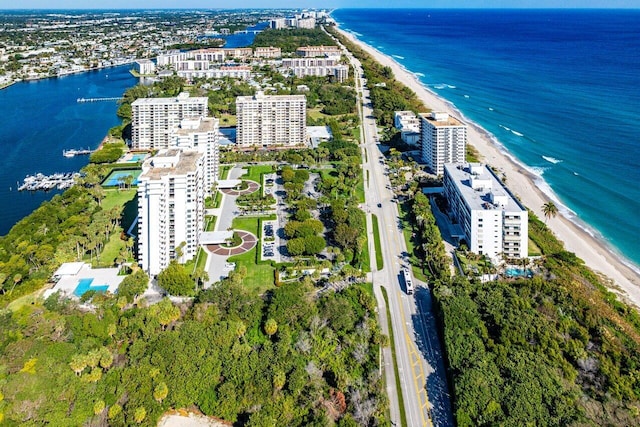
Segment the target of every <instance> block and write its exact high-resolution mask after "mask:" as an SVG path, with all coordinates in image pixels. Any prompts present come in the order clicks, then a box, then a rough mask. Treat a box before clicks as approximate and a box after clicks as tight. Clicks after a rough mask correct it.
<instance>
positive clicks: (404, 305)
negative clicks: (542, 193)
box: [346, 53, 455, 427]
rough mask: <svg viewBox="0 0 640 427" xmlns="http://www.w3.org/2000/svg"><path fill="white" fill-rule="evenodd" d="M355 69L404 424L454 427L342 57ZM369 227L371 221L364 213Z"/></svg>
mask: <svg viewBox="0 0 640 427" xmlns="http://www.w3.org/2000/svg"><path fill="white" fill-rule="evenodd" d="M346 55H347V57H348V58H349V60H350V61H351V64H352V66H353V69H354V70H355V73H356V74H355V82H356V89H357V91H358V94H359V101H360V102H358V112H359V114H360V117H361V123H362V124H361V135H362V142H363V143H362V145H361V148H362V159H363V163H362V166H363V174H364V179H365V200H366V203H365V206H364V209H365V212H367V213H368V214H375V215H376V216H377V217H378V225H379V231H380V240H381V241H380V243H381V247H382V257H383V262H384V268H383V269H382V270H380V271H377V269H376V268H375V267H376V266H375V262H374V263H373V264H374V265H372V271H373V273H372V281H373V284H374V292H375V293H376V298H377V300H378V308H379V313H380V321H381V326H382V329H383V332H385V329H386V313H384V316H383V315H382V314H383V313H381V312H382V311H384V310H385V303H384V300H383V299H382V297H381V292H380V289H381V288H384V289H385V290H386V291H387V295H388V300H389V312H390V315H391V324H392V328H393V334H394V341H395V350H396V359H397V360H396V363H397V370H398V373H399V376H400V385H401V388H402V390H401V393H402V395H403V398H404V409H405V414H406V418H407V425H408V426H411V427H413V426H431V425H437V426H453V425H455V424H454V421H453V415H452V413H451V405H450V402H449V396H448V392H447V387H446V376H445V371H444V363H443V360H442V352H441V349H440V342H439V340H438V337H437V331H436V325H435V319H434V317H433V314H432V312H431V294H430V291H429V288H428V287H427V286H426V284H423V283H419V282H417V281H415V280H414V284H415V285H416V291H415V294H414V295H407V294H406V293H405V289H404V283H402V282H401V280H400V277H401V269H402V268H403V267H405V266H406V267H408V268H410V265H409V261H408V253H407V248H406V244H405V240H404V237H403V233H402V225H401V222H400V221H399V214H398V206H397V204H396V203H395V200H394V194H393V192H392V190H391V184H390V181H389V178H388V176H387V175H386V170H385V168H386V166H385V163H384V157H383V155H382V152H381V151H380V147H379V146H378V134H377V127H376V122H375V119H374V118H373V109H372V106H371V100H370V99H369V90H368V89H367V87H366V81H365V79H364V78H362V77H361V76H362V75H363V74H362V68H361V65H360V62H359V61H358V60H357V59H355V58H354V57H353V56H352V55H351V54H350V53H346ZM368 216H369V218H368V221H367V222H368V223H370V222H371V218H370V215H368ZM368 233H370V236H369V246H370V251H371V254H372V255H371V258H372V259H375V256H374V255H373V254H374V253H375V249H374V244H373V234H372V230H371V226H370V225H368ZM385 350H387V351H384V352H383V358H384V365H385V374H386V383H387V391H388V393H389V402H390V416H391V421H392V423H393V425H397V426H399V425H401V420H400V413H399V401H398V396H397V393H398V391H397V390H395V378H394V376H393V369H392V368H393V361H392V359H391V352H390V351H388V349H385Z"/></svg>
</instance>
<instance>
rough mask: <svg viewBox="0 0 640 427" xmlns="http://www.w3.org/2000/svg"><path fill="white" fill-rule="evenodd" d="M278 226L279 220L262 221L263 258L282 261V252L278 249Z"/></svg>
mask: <svg viewBox="0 0 640 427" xmlns="http://www.w3.org/2000/svg"><path fill="white" fill-rule="evenodd" d="M277 227H278V222H277V221H275V220H274V221H263V222H262V259H263V260H267V259H271V260H274V261H278V262H279V261H280V256H279V255H280V254H279V251H278V250H277V248H278V247H277V243H276V242H277V240H279V239H277V238H276V229H277Z"/></svg>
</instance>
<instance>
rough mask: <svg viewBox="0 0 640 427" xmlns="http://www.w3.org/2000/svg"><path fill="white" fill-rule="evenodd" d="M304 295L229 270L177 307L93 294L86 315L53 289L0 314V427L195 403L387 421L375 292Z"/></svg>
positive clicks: (236, 412)
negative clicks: (261, 287)
mask: <svg viewBox="0 0 640 427" xmlns="http://www.w3.org/2000/svg"><path fill="white" fill-rule="evenodd" d="M311 292H312V290H311V289H310V288H309V287H307V286H306V285H304V284H302V283H299V282H295V283H291V284H285V285H283V286H282V287H280V288H277V289H274V290H273V291H272V292H270V293H269V295H268V297H267V298H263V297H259V296H256V295H253V294H251V293H249V292H247V291H246V290H245V289H244V288H243V287H242V286H240V285H239V283H237V279H236V278H233V277H231V278H229V279H228V280H225V281H223V282H222V283H220V284H219V285H218V286H216V287H214V288H212V289H210V290H207V291H202V292H200V293H199V294H198V296H197V298H196V300H195V301H194V302H193V303H191V304H186V305H182V306H180V307H178V306H174V305H173V304H171V302H170V301H169V300H167V299H165V300H163V301H161V302H160V303H159V304H154V305H152V306H149V307H146V306H145V305H144V304H143V305H140V306H139V307H135V306H131V305H127V306H125V305H122V304H121V302H122V300H123V298H120V299H116V298H115V297H104V296H103V297H100V298H98V297H97V296H96V297H94V303H95V305H96V308H95V312H87V311H80V310H78V309H77V308H76V307H75V305H74V303H72V302H70V301H68V300H59V299H57V298H56V297H51V298H49V299H48V300H47V301H46V302H45V303H44V304H42V303H36V304H35V305H29V306H25V307H23V308H22V309H20V311H18V312H15V313H4V314H3V315H2V328H0V363H1V364H2V365H3V366H5V367H6V369H5V370H3V372H2V374H1V379H2V381H1V382H0V392H1V393H2V394H1V395H2V396H3V400H2V401H1V402H0V408H1V411H2V414H3V418H4V423H6V424H8V425H25V424H33V425H41V424H49V425H83V424H90V423H98V422H101V423H105V424H106V423H108V424H109V425H115V426H119V425H134V424H138V423H141V424H142V425H149V426H151V425H156V424H157V421H158V419H159V417H160V416H161V415H162V414H163V413H164V412H165V411H166V410H168V409H169V408H189V407H195V408H198V409H199V410H200V411H202V412H203V413H204V414H206V415H211V416H216V417H218V418H221V419H224V420H227V421H229V422H240V420H244V421H242V423H243V424H244V425H264V422H265V420H269V419H271V420H274V422H276V423H277V424H278V425H292V426H296V425H327V424H333V423H336V424H335V425H340V426H350V425H368V424H382V425H386V424H387V423H388V420H387V418H386V417H387V415H386V414H387V408H386V399H385V397H384V388H383V385H382V383H381V380H380V378H379V376H378V373H377V371H378V351H379V345H380V341H381V335H380V332H379V328H378V326H377V324H376V322H375V320H374V319H375V313H374V309H375V302H374V300H373V299H372V298H371V296H370V294H369V293H368V292H367V291H366V290H365V289H364V288H363V287H360V286H353V287H350V288H349V289H346V290H345V291H343V292H341V293H329V294H326V295H324V296H323V297H321V298H319V299H314V298H312V297H311ZM36 331H37V333H34V332H36ZM345 337H350V338H349V339H348V340H346V339H344V338H345ZM256 373H259V375H256ZM52 396H56V398H50V397H52ZM45 397H49V398H45ZM33 402H38V404H37V405H35V404H33ZM107 420H108V421H107Z"/></svg>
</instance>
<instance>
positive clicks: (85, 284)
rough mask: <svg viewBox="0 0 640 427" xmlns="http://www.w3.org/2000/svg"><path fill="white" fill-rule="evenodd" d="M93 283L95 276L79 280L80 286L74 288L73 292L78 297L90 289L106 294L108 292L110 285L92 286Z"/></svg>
mask: <svg viewBox="0 0 640 427" xmlns="http://www.w3.org/2000/svg"><path fill="white" fill-rule="evenodd" d="M91 283H93V278H86V279H80V280H78V286H76V288H75V289H74V291H73V294H74V295H75V296H77V297H78V298H80V297H81V296H82V295H84V294H85V292H88V291H96V292H100V293H102V294H104V293H106V292H107V290H109V285H95V286H91Z"/></svg>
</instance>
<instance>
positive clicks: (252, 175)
mask: <svg viewBox="0 0 640 427" xmlns="http://www.w3.org/2000/svg"><path fill="white" fill-rule="evenodd" d="M272 172H273V166H271V165H257V166H249V167H248V168H247V173H246V174H244V175H242V176H241V178H242V179H248V180H250V181H255V182H257V183H258V184H259V185H260V186H262V182H263V180H262V176H263V175H264V174H265V173H272Z"/></svg>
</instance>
